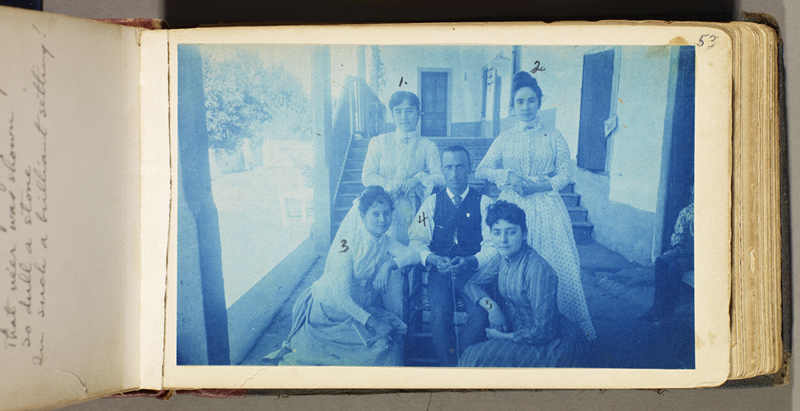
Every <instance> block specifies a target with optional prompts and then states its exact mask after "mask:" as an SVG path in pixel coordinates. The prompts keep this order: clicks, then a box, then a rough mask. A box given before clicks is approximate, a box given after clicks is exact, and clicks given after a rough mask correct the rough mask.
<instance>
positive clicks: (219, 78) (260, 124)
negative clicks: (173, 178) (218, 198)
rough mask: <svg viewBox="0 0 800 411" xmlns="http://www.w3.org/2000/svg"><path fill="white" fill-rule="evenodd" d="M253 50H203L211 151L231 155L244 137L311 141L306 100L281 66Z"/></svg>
mask: <svg viewBox="0 0 800 411" xmlns="http://www.w3.org/2000/svg"><path fill="white" fill-rule="evenodd" d="M268 62H269V60H268V59H267V58H264V55H263V54H261V53H259V52H258V51H257V50H254V48H253V47H248V46H242V47H233V46H230V45H227V46H224V47H207V48H205V49H204V54H203V85H204V94H205V99H206V127H207V129H208V132H209V145H210V146H211V147H212V148H225V149H229V150H235V149H237V148H239V147H240V146H241V145H242V143H243V141H244V139H245V138H250V139H252V141H253V143H254V144H256V145H261V143H262V142H263V140H264V139H265V138H269V139H287V140H308V139H310V138H311V133H312V128H311V118H310V115H309V110H308V106H309V100H308V97H307V96H306V94H305V92H304V90H303V85H302V83H301V81H300V79H298V78H297V77H296V76H294V75H293V74H291V73H289V72H287V71H286V70H285V69H284V67H283V66H282V65H277V66H271V65H268Z"/></svg>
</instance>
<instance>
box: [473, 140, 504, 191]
mask: <svg viewBox="0 0 800 411" xmlns="http://www.w3.org/2000/svg"><path fill="white" fill-rule="evenodd" d="M504 140H505V138H504V136H503V135H502V134H501V135H499V136H498V137H497V138H496V139H495V140H494V141H493V142H492V145H491V146H489V151H487V152H486V155H485V156H483V159H482V160H481V163H480V164H478V168H476V169H475V178H478V179H484V180H488V181H489V182H490V183H494V184H496V185H497V186H498V187H499V186H503V185H505V184H506V182H508V174H509V172H510V171H511V170H509V169H504V168H503V149H502V144H503V141H504Z"/></svg>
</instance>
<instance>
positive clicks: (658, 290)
mask: <svg viewBox="0 0 800 411" xmlns="http://www.w3.org/2000/svg"><path fill="white" fill-rule="evenodd" d="M690 189H691V195H692V203H691V204H689V205H688V206H686V207H684V209H683V210H681V212H680V214H678V220H677V221H676V222H675V230H674V231H673V234H672V237H670V246H671V247H672V248H671V249H670V250H669V251H667V252H666V253H664V254H662V255H661V256H659V257H658V258H656V266H655V278H654V280H655V290H654V293H653V306H652V307H650V309H649V310H647V312H646V313H644V314H643V315H641V316H639V317H637V319H639V320H644V321H649V322H659V321H661V320H664V319H666V318H669V317H670V316H671V315H672V313H673V312H674V311H675V304H676V301H675V300H676V298H677V295H678V290H679V287H680V284H681V278H682V277H683V273H685V272H687V271H689V270H694V186H693V185H692V186H690Z"/></svg>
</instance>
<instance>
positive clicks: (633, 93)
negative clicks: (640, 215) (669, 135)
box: [608, 46, 670, 213]
mask: <svg viewBox="0 0 800 411" xmlns="http://www.w3.org/2000/svg"><path fill="white" fill-rule="evenodd" d="M621 50H622V59H621V61H620V68H619V69H620V82H619V94H618V96H617V97H618V102H617V128H616V130H615V131H614V132H613V139H614V141H613V151H612V153H611V160H610V167H609V170H608V171H609V177H610V180H611V181H610V183H611V185H610V192H609V198H610V199H611V200H612V201H616V202H619V203H622V204H627V205H630V206H633V207H635V208H638V209H640V210H643V211H649V212H652V213H655V211H656V204H657V202H658V181H659V177H660V175H661V154H662V153H661V146H662V143H663V139H664V118H665V116H666V110H667V88H668V82H669V69H670V50H669V47H667V46H653V47H629V48H622V49H621Z"/></svg>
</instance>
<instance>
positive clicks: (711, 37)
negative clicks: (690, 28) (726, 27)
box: [695, 34, 717, 48]
mask: <svg viewBox="0 0 800 411" xmlns="http://www.w3.org/2000/svg"><path fill="white" fill-rule="evenodd" d="M703 39H707V41H708V45H707V46H706V47H707V48H712V47H714V44H715V43H714V42H716V41H717V36H715V35H713V34H703V35H701V36H700V41H698V42H697V43H695V44H697V47H703V46H705V45H706V41H704V40H703Z"/></svg>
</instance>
